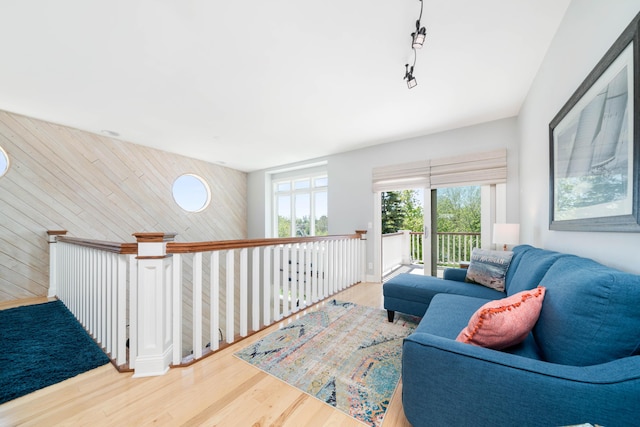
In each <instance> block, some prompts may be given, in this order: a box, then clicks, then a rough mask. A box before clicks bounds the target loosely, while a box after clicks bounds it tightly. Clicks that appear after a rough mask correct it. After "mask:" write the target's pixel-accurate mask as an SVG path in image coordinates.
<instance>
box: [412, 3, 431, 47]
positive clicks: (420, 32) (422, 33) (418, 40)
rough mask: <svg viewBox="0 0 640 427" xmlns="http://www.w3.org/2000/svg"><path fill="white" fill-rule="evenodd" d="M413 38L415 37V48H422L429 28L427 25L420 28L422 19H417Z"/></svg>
mask: <svg viewBox="0 0 640 427" xmlns="http://www.w3.org/2000/svg"><path fill="white" fill-rule="evenodd" d="M421 3H422V2H421ZM411 38H412V39H413V48H414V49H422V45H423V44H424V40H425V39H426V38H427V29H426V28H425V27H422V28H420V21H416V32H415V33H411Z"/></svg>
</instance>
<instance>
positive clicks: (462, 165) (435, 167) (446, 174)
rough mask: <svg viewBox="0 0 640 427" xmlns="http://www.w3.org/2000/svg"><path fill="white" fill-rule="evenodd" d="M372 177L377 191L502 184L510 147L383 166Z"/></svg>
mask: <svg viewBox="0 0 640 427" xmlns="http://www.w3.org/2000/svg"><path fill="white" fill-rule="evenodd" d="M372 177H373V191H374V192H376V191H397V190H411V189H416V188H442V187H455V186H465V185H486V184H501V183H505V182H507V150H506V149H500V150H494V151H487V152H483V153H469V154H465V155H461V156H454V157H446V158H443V159H433V160H422V161H419V162H411V163H403V164H397V165H391V166H382V167H377V168H373V172H372Z"/></svg>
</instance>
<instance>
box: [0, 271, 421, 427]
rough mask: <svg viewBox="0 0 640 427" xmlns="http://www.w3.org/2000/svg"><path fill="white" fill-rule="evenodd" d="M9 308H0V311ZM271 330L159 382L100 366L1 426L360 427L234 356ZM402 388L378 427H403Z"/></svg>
mask: <svg viewBox="0 0 640 427" xmlns="http://www.w3.org/2000/svg"><path fill="white" fill-rule="evenodd" d="M334 297H335V298H337V299H340V300H343V301H351V302H355V303H357V304H361V305H367V306H371V307H380V308H382V285H381V284H380V283H361V284H359V285H355V286H353V287H351V288H349V289H347V290H345V291H343V292H341V293H339V294H336V295H335V296H334ZM45 301H46V298H42V299H30V300H29V301H28V303H40V302H45ZM21 305H24V304H21ZM11 306H12V305H11V303H2V304H0V309H4V308H9V307H11ZM276 328H277V325H274V326H272V327H270V328H268V329H266V330H264V331H262V332H260V333H258V334H255V335H253V336H251V337H250V338H247V339H245V340H244V341H241V342H239V343H237V344H235V345H233V346H231V347H229V348H226V349H224V350H222V351H220V352H218V353H216V354H214V355H212V356H210V357H208V358H206V359H205V360H203V361H201V362H198V363H196V364H194V365H192V366H190V367H187V368H174V369H171V370H170V371H169V372H168V373H167V374H166V375H164V376H161V377H152V378H135V379H134V378H131V374H120V373H118V372H117V371H116V370H115V369H114V368H113V367H112V366H111V365H110V364H108V365H105V366H102V367H100V368H97V369H94V370H92V371H89V372H86V373H84V374H81V375H78V376H77V377H75V378H71V379H69V380H67V381H64V382H62V383H59V384H56V385H53V386H51V387H48V388H45V389H42V390H39V391H36V392H34V393H31V394H29V395H27V396H23V397H21V398H19V399H16V400H13V401H11V402H7V403H5V404H4V405H0V425H1V426H53V425H67V426H146V425H161V426H201V425H202V426H251V427H253V426H256V427H257V426H291V427H301V426H354V427H355V426H360V427H361V426H362V425H363V424H361V423H360V422H358V421H356V420H355V419H353V418H351V417H349V416H348V415H346V414H344V413H342V412H340V411H338V410H336V409H333V408H331V407H330V406H328V405H326V404H324V403H322V402H321V401H319V400H317V399H315V398H313V397H311V396H309V395H307V394H304V393H302V392H300V391H299V390H298V389H296V388H294V387H291V386H289V385H288V384H286V383H284V382H282V381H280V380H278V379H276V378H274V377H271V376H269V375H267V374H265V373H264V372H262V371H260V370H259V369H257V368H254V367H252V366H250V365H248V364H247V363H245V362H243V361H241V360H239V359H237V358H235V357H234V356H233V353H234V352H235V351H237V350H239V349H241V348H244V347H245V346H247V345H248V344H249V343H251V342H254V341H256V340H259V339H260V338H262V337H264V336H265V335H267V334H269V333H270V332H271V331H273V330H274V329H276ZM401 387H402V385H401V384H400V385H399V386H398V389H397V390H396V393H395V395H394V396H393V399H392V401H391V404H390V406H389V409H388V410H387V414H386V417H385V420H384V424H383V426H384V427H392V426H393V427H407V426H408V427H410V424H409V422H408V421H407V420H406V418H405V416H404V413H403V410H402V402H401V398H400V394H401Z"/></svg>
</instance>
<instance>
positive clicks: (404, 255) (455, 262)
mask: <svg viewBox="0 0 640 427" xmlns="http://www.w3.org/2000/svg"><path fill="white" fill-rule="evenodd" d="M382 237H383V240H382V259H383V272H384V273H387V272H389V271H391V270H393V269H394V268H395V267H397V266H398V265H403V264H405V265H406V264H411V263H422V259H423V258H422V245H423V233H417V232H413V231H411V232H410V231H399V232H397V233H391V234H385V235H383V236H382ZM436 239H437V253H436V255H437V257H436V259H437V265H438V266H441V267H452V266H459V265H460V263H464V262H469V260H470V258H471V251H472V250H473V248H479V247H481V240H480V233H473V232H464V233H436ZM384 273H383V274H384Z"/></svg>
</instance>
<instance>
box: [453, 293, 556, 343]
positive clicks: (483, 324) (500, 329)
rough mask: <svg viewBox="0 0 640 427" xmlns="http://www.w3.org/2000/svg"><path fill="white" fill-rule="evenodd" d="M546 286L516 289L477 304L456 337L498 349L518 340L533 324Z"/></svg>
mask: <svg viewBox="0 0 640 427" xmlns="http://www.w3.org/2000/svg"><path fill="white" fill-rule="evenodd" d="M545 291H546V288H544V287H543V286H538V287H537V288H535V289H531V290H527V291H522V292H518V293H517V294H513V295H511V296H510V297H507V298H503V299H499V300H495V301H489V302H488V303H486V304H485V305H483V306H482V307H480V308H479V309H478V310H477V311H476V312H475V313H473V315H472V316H471V319H470V320H469V324H468V325H467V326H466V327H465V328H464V329H463V330H462V331H460V334H458V337H457V338H456V341H460V342H464V343H467V344H472V345H477V346H481V347H488V348H493V349H495V350H501V349H503V348H507V347H511V346H514V345H516V344H520V343H521V342H522V341H524V339H525V338H526V337H527V335H528V334H529V332H531V329H533V327H534V326H535V324H536V322H537V321H538V317H539V316H540V310H541V309H542V301H543V300H544V293H545Z"/></svg>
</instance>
